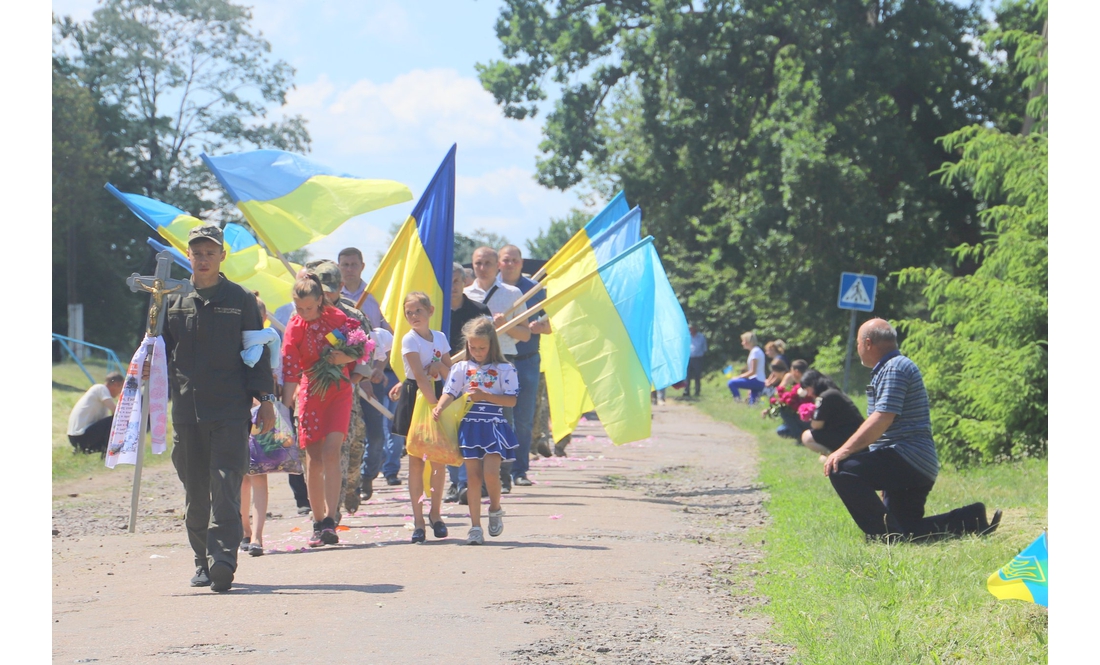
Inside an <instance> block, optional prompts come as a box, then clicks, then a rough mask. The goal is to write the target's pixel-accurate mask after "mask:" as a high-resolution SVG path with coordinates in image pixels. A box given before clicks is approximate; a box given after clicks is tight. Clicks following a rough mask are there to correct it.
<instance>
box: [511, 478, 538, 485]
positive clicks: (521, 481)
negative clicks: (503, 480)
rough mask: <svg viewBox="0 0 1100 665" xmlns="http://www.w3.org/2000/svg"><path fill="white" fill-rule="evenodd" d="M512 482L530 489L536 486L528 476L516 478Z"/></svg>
mask: <svg viewBox="0 0 1100 665" xmlns="http://www.w3.org/2000/svg"><path fill="white" fill-rule="evenodd" d="M512 482H513V483H514V484H516V485H519V486H520V487H530V486H532V485H534V483H533V482H531V481H530V480H528V479H527V476H516V478H515V479H514V480H513V481H512Z"/></svg>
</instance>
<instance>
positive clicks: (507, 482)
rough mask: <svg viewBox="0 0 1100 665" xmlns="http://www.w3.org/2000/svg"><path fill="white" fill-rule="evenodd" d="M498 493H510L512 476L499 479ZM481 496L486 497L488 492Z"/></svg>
mask: <svg viewBox="0 0 1100 665" xmlns="http://www.w3.org/2000/svg"><path fill="white" fill-rule="evenodd" d="M500 493H501V494H511V493H512V476H505V477H503V478H501V479H500ZM481 496H488V492H486V493H485V494H482V495H481Z"/></svg>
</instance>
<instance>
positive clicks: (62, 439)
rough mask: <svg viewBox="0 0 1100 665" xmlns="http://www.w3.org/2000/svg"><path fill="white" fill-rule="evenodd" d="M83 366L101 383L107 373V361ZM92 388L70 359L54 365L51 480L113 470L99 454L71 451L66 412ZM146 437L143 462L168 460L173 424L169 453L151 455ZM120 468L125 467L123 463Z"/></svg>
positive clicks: (154, 462)
mask: <svg viewBox="0 0 1100 665" xmlns="http://www.w3.org/2000/svg"><path fill="white" fill-rule="evenodd" d="M84 365H85V367H87V368H88V371H89V372H91V373H92V378H94V379H95V380H96V381H98V382H102V381H103V378H104V377H105V376H106V375H107V372H108V369H107V365H106V363H103V362H100V361H97V360H88V361H85V362H84ZM88 388H91V384H90V383H89V382H88V377H87V376H85V375H84V372H82V371H80V368H79V367H78V366H77V365H76V363H73V362H63V363H58V364H56V365H54V366H53V411H52V414H51V415H52V423H53V470H52V478H53V480H54V481H59V480H69V479H71V478H79V477H81V476H83V477H85V478H87V477H88V476H94V475H96V474H100V473H112V470H111V469H108V468H107V467H106V466H104V465H103V460H102V459H101V458H100V456H99V455H96V454H92V455H85V454H83V453H79V452H77V453H74V452H73V446H72V444H71V443H69V437H68V435H67V434H66V432H67V431H68V429H69V413H70V412H71V411H72V410H73V406H75V405H76V402H77V400H79V399H80V397H81V396H82V395H83V394H84V393H85V392H86V391H87V390H88ZM148 445H149V444H148V439H146V449H145V462H144V463H145V464H147V465H150V466H156V465H159V464H164V463H166V462H167V461H168V460H169V456H170V454H171V450H172V423H171V418H169V423H168V452H165V453H163V454H161V455H153V454H152V453H151V452H150V450H149V448H148ZM123 468H126V467H125V465H124V466H123Z"/></svg>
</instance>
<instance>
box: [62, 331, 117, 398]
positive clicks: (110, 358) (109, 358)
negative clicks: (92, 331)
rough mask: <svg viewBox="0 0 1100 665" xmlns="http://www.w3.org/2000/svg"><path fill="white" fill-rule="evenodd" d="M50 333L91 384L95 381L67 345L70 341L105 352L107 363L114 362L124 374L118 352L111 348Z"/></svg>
mask: <svg viewBox="0 0 1100 665" xmlns="http://www.w3.org/2000/svg"><path fill="white" fill-rule="evenodd" d="M52 334H53V338H54V339H55V340H57V342H58V344H60V345H61V348H63V349H65V352H66V353H68V354H69V357H70V358H72V359H73V362H75V363H76V365H77V367H79V368H80V371H82V372H84V376H86V377H88V381H90V382H91V383H92V385H95V382H96V381H95V379H94V378H92V373H91V372H89V371H88V368H87V367H85V366H84V363H82V362H80V358H78V357H77V355H76V353H75V352H74V351H73V350H72V348H70V347H69V344H70V343H71V344H80V345H82V346H86V347H88V348H91V349H99V350H100V351H103V352H104V353H106V354H107V362H108V363H114V365H115V367H116V368H118V372H119V373H120V374H123V375H125V374H126V369H125V368H124V367H123V366H122V363H121V362H120V361H119V359H118V354H117V353H115V352H114V351H113V350H111V349H108V348H107V347H105V346H99V345H98V344H90V343H88V342H85V341H84V340H79V339H73V338H71V337H65V336H64V335H58V334H57V333H52Z"/></svg>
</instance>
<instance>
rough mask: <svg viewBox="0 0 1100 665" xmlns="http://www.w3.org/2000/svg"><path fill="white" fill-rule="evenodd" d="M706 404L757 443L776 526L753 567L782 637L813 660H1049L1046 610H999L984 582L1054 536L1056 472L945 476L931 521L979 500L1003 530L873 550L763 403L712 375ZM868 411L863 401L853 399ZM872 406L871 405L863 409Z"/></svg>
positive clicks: (1033, 464) (1038, 464)
mask: <svg viewBox="0 0 1100 665" xmlns="http://www.w3.org/2000/svg"><path fill="white" fill-rule="evenodd" d="M705 388H706V390H705V392H704V398H703V399H702V400H701V401H699V402H697V403H696V405H697V407H698V408H699V409H700V410H702V411H704V412H705V413H707V414H708V415H710V416H711V417H713V418H715V419H718V420H723V421H726V422H730V423H733V424H734V425H736V426H737V427H738V428H740V429H742V430H744V431H746V432H749V433H751V434H754V435H756V437H757V438H758V440H759V442H760V451H761V454H760V482H761V483H762V484H763V485H764V486H765V488H766V490H767V492H768V495H769V498H768V500H767V502H766V504H765V505H766V508H767V510H768V513H769V514H770V516H771V523H770V525H769V526H768V527H767V528H766V529H765V530H764V532H763V533H762V534H759V535H760V539H761V540H762V541H763V545H762V549H763V551H764V555H765V557H764V560H763V561H762V562H761V563H760V564H757V565H755V569H756V571H757V573H758V576H756V577H755V578H754V579H755V580H756V587H757V590H758V591H759V592H760V593H762V594H764V595H765V596H767V597H768V598H769V602H768V603H767V604H766V605H765V606H764V607H763V609H762V611H763V612H765V613H767V614H768V615H770V616H771V617H772V618H773V620H774V632H775V634H774V638H775V639H777V640H779V641H781V642H784V643H787V644H791V645H794V647H795V648H796V659H797V660H798V661H799V662H804V663H947V662H950V663H1032V662H1046V661H1047V612H1046V610H1045V609H1044V608H1042V607H1039V606H1037V605H1034V604H1031V603H1024V602H1021V601H999V600H997V599H996V598H995V597H993V596H992V595H991V594H990V593H989V592H988V591H986V588H985V580H986V578H987V577H988V576H989V575H990V574H991V573H993V572H994V571H996V570H998V569H999V568H1000V567H1001V566H1003V565H1004V564H1006V563H1008V561H1009V560H1011V559H1012V557H1013V556H1015V555H1016V553H1017V552H1019V551H1020V550H1021V549H1023V548H1024V547H1026V546H1027V545H1028V544H1029V543H1031V541H1032V540H1034V539H1035V538H1036V537H1037V536H1038V535H1039V533H1040V532H1042V531H1043V530H1044V529H1045V528H1046V520H1047V463H1046V460H1035V459H1032V460H1026V461H1023V462H1017V463H1012V464H1002V465H998V466H989V467H982V468H975V469H967V470H955V469H943V470H942V471H941V472H940V476H939V479H938V480H937V482H936V486H935V488H934V489H933V490H932V493H931V495H930V496H929V498H928V511H929V514H933V513H939V512H943V511H946V510H948V509H951V508H955V507H958V506H961V505H964V504H967V503H972V502H974V501H982V502H984V503H985V504H986V505H987V506H988V509H989V511H990V513H991V514H992V510H993V509H994V508H1002V509H1004V520H1003V521H1002V523H1001V527H1000V529H999V530H998V531H997V532H996V533H995V534H993V535H991V536H987V537H985V538H978V537H967V538H962V539H955V540H948V541H944V542H939V543H932V544H922V545H915V544H900V545H881V544H875V545H870V544H866V543H865V542H864V540H863V534H862V532H860V531H859V529H858V528H857V527H856V525H855V523H854V522H853V521H852V519H851V517H850V516H849V515H848V512H847V511H846V510H845V509H844V506H843V504H841V502H840V500H839V499H838V498H837V496H836V493H835V492H834V491H833V489H832V485H830V484H829V482H828V479H827V478H825V477H824V476H823V474H822V465H821V463H820V462H819V461H818V455H817V454H816V453H812V452H810V451H809V450H807V449H805V448H803V447H801V446H796V445H794V444H793V443H792V442H791V441H790V440H789V439H781V438H780V437H778V436H776V435H775V433H774V430H775V427H776V426H777V425H778V422H777V421H775V420H764V419H761V417H760V411H761V409H762V408H763V407H762V406H752V407H750V406H747V405H742V404H735V403H733V401H732V400H731V398H730V395H729V392H728V391H727V390H726V387H725V384H724V381H720V380H719V379H718V378H716V377H711V378H710V380H709V381H708V383H707V384H706V386H705ZM856 401H857V403H860V400H858V399H857V400H856ZM865 403H866V401H865V399H864V400H863V402H862V404H861V407H862V406H864V405H865Z"/></svg>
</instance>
